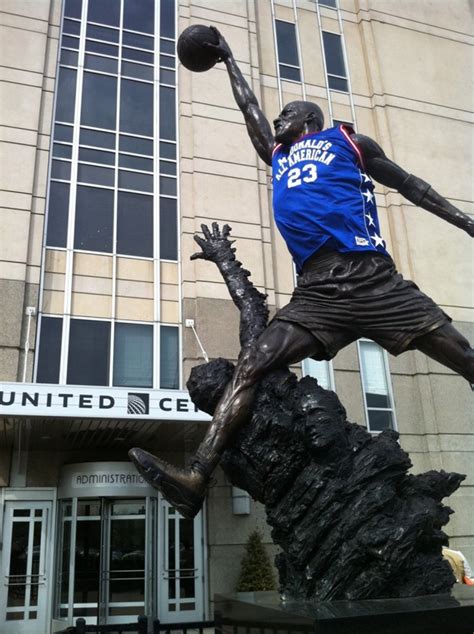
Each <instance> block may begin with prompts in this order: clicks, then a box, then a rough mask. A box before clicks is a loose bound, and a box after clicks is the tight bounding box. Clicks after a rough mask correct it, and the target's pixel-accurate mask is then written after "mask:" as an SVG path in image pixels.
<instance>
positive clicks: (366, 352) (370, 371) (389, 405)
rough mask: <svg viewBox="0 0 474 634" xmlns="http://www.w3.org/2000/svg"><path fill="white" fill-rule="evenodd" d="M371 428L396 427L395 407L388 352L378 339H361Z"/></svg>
mask: <svg viewBox="0 0 474 634" xmlns="http://www.w3.org/2000/svg"><path fill="white" fill-rule="evenodd" d="M357 345H358V350H359V363H360V374H361V378H362V389H363V393H364V404H365V411H366V420H367V428H368V430H369V431H371V432H380V431H383V430H385V429H395V428H396V422H395V410H394V405H393V394H392V385H391V381H390V372H389V368H388V361H387V353H386V352H385V350H384V349H383V348H381V347H380V346H379V345H378V344H377V343H375V342H374V341H368V340H366V339H362V340H359V341H358V342H357Z"/></svg>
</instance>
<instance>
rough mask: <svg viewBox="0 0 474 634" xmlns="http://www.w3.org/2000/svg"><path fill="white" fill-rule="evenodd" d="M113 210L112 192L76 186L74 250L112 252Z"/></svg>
mask: <svg viewBox="0 0 474 634" xmlns="http://www.w3.org/2000/svg"><path fill="white" fill-rule="evenodd" d="M113 209H114V193H113V191H111V190H108V189H97V188H95V187H82V186H78V188H77V200H76V227H75V232H74V248H75V249H87V250H90V251H106V252H111V251H112V227H113V215H114V214H113Z"/></svg>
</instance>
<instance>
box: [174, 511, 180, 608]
mask: <svg viewBox="0 0 474 634" xmlns="http://www.w3.org/2000/svg"><path fill="white" fill-rule="evenodd" d="M180 524H181V515H180V514H179V513H178V511H176V510H175V513H174V572H175V578H174V583H175V590H174V594H175V598H176V604H177V605H176V607H177V606H178V605H179V604H180V603H181V588H180V587H179V580H180V576H181V575H180V567H179V555H180V552H179V533H180V529H181V526H180Z"/></svg>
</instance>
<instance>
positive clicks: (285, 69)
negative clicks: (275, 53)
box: [280, 64, 301, 81]
mask: <svg viewBox="0 0 474 634" xmlns="http://www.w3.org/2000/svg"><path fill="white" fill-rule="evenodd" d="M280 77H281V78H282V79H290V80H291V81H301V75H300V71H299V68H293V67H292V66H284V65H283V64H280Z"/></svg>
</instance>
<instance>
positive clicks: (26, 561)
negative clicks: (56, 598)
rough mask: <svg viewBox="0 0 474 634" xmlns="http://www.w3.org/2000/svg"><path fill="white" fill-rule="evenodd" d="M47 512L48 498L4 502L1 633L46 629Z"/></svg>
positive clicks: (31, 633)
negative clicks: (35, 500) (34, 500)
mask: <svg viewBox="0 0 474 634" xmlns="http://www.w3.org/2000/svg"><path fill="white" fill-rule="evenodd" d="M51 513H52V503H51V502H20V501H6V502H5V510H4V538H3V557H2V571H1V574H2V586H3V587H2V588H1V592H0V632H2V633H3V634H13V633H14V634H38V632H45V631H47V629H48V626H49V624H47V615H48V609H47V603H48V592H47V589H48V578H47V577H48V575H47V563H48V560H49V553H48V542H47V536H48V535H49V527H50V525H51Z"/></svg>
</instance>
